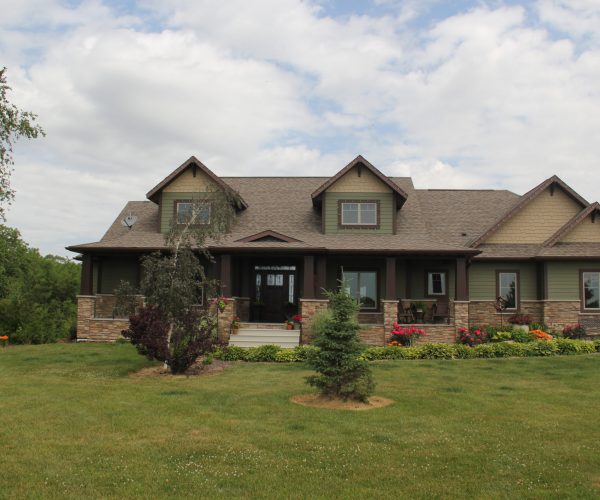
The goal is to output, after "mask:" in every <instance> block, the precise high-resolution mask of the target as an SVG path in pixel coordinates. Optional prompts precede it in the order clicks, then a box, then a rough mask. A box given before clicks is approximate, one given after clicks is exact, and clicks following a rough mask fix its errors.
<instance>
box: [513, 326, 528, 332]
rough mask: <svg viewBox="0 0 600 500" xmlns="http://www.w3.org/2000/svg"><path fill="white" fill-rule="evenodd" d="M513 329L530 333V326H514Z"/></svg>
mask: <svg viewBox="0 0 600 500" xmlns="http://www.w3.org/2000/svg"><path fill="white" fill-rule="evenodd" d="M513 328H515V329H517V330H521V331H523V332H525V333H529V325H513Z"/></svg>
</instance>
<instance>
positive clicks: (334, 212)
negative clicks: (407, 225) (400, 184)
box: [323, 192, 395, 234]
mask: <svg viewBox="0 0 600 500" xmlns="http://www.w3.org/2000/svg"><path fill="white" fill-rule="evenodd" d="M339 200H379V229H368V228H367V229H347V228H345V229H340V228H339V227H338V222H339V205H338V201H339ZM323 205H324V206H325V210H324V214H325V233H326V234H371V233H373V234H392V233H393V223H394V212H393V211H394V210H395V207H394V198H393V196H392V193H391V192H390V193H330V192H327V193H325V199H324V201H323Z"/></svg>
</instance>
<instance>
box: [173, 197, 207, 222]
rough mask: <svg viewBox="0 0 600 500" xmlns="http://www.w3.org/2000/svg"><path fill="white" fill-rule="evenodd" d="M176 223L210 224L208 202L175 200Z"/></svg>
mask: <svg viewBox="0 0 600 500" xmlns="http://www.w3.org/2000/svg"><path fill="white" fill-rule="evenodd" d="M176 207H177V208H176V210H177V224H187V223H188V222H190V220H191V222H192V224H210V203H197V202H196V203H193V202H191V201H178V202H176Z"/></svg>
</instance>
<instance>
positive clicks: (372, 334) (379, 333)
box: [358, 325, 389, 346]
mask: <svg viewBox="0 0 600 500" xmlns="http://www.w3.org/2000/svg"><path fill="white" fill-rule="evenodd" d="M358 335H359V336H360V340H362V341H363V342H364V343H365V344H367V345H376V346H382V345H385V343H386V340H387V338H388V337H389V335H386V332H385V328H384V326H383V325H360V331H359V332H358Z"/></svg>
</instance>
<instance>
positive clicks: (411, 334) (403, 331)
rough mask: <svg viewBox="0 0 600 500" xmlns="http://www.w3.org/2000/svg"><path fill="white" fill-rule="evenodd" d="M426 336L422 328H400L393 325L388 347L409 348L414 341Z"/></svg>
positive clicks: (412, 326)
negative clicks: (399, 346)
mask: <svg viewBox="0 0 600 500" xmlns="http://www.w3.org/2000/svg"><path fill="white" fill-rule="evenodd" d="M426 335H427V334H426V333H425V330H423V329H422V328H417V327H416V326H414V325H410V326H400V325H399V324H398V323H394V329H393V330H392V340H391V342H390V343H389V344H388V345H404V346H410V345H412V344H413V343H414V341H415V339H417V338H419V337H424V336H426Z"/></svg>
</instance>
